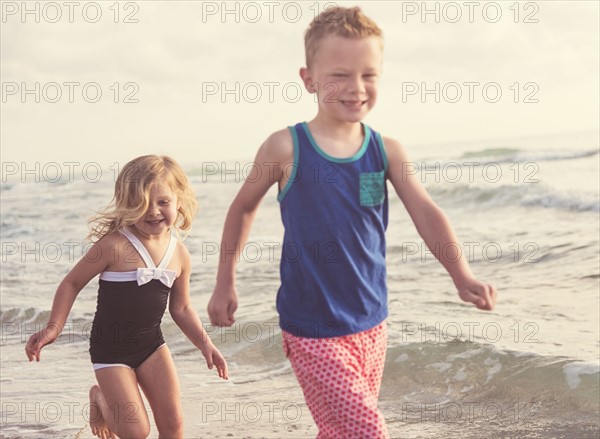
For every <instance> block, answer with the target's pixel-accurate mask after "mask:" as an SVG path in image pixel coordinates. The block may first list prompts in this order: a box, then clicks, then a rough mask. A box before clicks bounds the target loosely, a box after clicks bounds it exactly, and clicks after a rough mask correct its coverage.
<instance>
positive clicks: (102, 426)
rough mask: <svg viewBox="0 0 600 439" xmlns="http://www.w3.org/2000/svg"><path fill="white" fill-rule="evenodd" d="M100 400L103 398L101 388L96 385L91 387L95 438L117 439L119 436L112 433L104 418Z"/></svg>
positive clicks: (91, 410)
mask: <svg viewBox="0 0 600 439" xmlns="http://www.w3.org/2000/svg"><path fill="white" fill-rule="evenodd" d="M100 398H102V393H101V392H100V387H98V385H96V384H94V385H93V386H92V387H90V427H91V428H92V433H93V434H94V436H98V437H99V438H101V439H116V438H117V436H115V434H114V433H113V432H112V431H110V428H108V424H107V423H106V421H105V420H104V417H103V416H102V411H101V410H100V402H99V399H100Z"/></svg>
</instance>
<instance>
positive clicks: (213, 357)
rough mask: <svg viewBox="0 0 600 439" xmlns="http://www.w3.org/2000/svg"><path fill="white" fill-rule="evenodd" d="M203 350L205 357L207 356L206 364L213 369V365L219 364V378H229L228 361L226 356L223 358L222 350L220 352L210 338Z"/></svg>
mask: <svg viewBox="0 0 600 439" xmlns="http://www.w3.org/2000/svg"><path fill="white" fill-rule="evenodd" d="M201 352H202V355H204V358H206V366H207V367H208V368H209V369H212V368H213V365H214V366H217V372H218V373H219V378H223V379H224V380H227V379H229V374H228V372H227V362H226V361H225V358H223V355H221V352H219V350H218V349H217V348H216V347H215V345H213V344H212V342H211V341H210V340H209V341H208V343H207V344H206V345H204V348H203V349H201Z"/></svg>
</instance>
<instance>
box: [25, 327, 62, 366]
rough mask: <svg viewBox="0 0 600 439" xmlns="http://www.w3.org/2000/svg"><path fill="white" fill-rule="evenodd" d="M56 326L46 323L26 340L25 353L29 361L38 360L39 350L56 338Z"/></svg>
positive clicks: (57, 332)
mask: <svg viewBox="0 0 600 439" xmlns="http://www.w3.org/2000/svg"><path fill="white" fill-rule="evenodd" d="M58 334H59V331H58V328H57V327H56V325H48V326H46V327H45V328H44V329H41V330H39V331H38V332H36V333H35V334H33V335H32V336H31V337H29V340H28V341H27V344H26V345H25V354H26V355H27V358H28V359H29V361H33V360H34V359H35V361H40V352H41V350H42V348H43V347H44V346H46V345H48V344H50V343H54V341H55V340H56V339H57V338H58Z"/></svg>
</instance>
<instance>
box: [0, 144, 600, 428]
mask: <svg viewBox="0 0 600 439" xmlns="http://www.w3.org/2000/svg"><path fill="white" fill-rule="evenodd" d="M409 153H410V155H411V157H412V160H413V161H412V162H411V163H409V164H407V166H408V167H407V171H408V172H413V173H415V175H416V176H417V177H418V178H420V179H421V181H422V182H423V184H424V185H425V187H426V188H427V189H428V191H429V193H430V194H431V195H432V197H433V198H434V199H435V201H436V202H437V203H438V204H439V205H440V206H441V207H442V208H443V209H444V211H445V212H446V214H447V215H448V217H449V219H450V221H451V223H452V224H453V226H454V229H455V231H456V233H457V235H458V239H459V242H460V243H461V245H462V247H463V251H464V252H465V255H466V256H467V257H468V258H469V261H470V263H471V267H472V270H473V272H474V273H475V274H476V275H477V277H479V278H481V279H484V280H487V281H489V282H491V283H493V284H494V285H495V286H496V288H497V289H498V292H499V301H498V304H497V307H496V309H495V310H494V311H493V312H483V311H479V310H477V309H475V308H473V307H472V306H470V305H467V304H464V303H462V302H461V301H460V299H458V296H457V294H456V292H455V290H454V287H453V284H452V282H451V280H450V278H449V277H448V275H447V274H446V273H445V271H444V270H443V268H442V267H441V265H440V264H439V263H437V262H436V261H435V260H434V259H433V256H432V255H431V253H429V251H427V250H426V249H425V247H424V245H423V244H422V241H421V239H420V238H419V236H418V234H417V233H416V231H415V228H414V226H413V224H412V222H411V221H410V218H409V216H408V214H407V213H406V212H405V210H404V209H403V206H402V203H401V202H400V201H399V200H398V199H397V197H395V196H394V195H393V188H391V187H390V188H389V190H390V225H389V228H388V232H387V239H388V249H387V252H388V253H387V263H388V286H389V309H390V316H389V319H388V328H389V334H390V335H389V346H388V352H387V360H386V368H385V374H384V380H383V386H382V391H381V397H380V407H381V410H382V412H383V414H384V416H385V417H386V419H387V421H388V426H389V429H390V433H391V434H392V436H393V437H402V438H405V437H406V438H409V437H410V438H437V437H439V438H459V437H460V438H498V437H532V438H533V437H535V438H545V437H548V438H550V437H552V438H554V437H564V438H597V437H599V434H600V426H599V424H598V423H599V407H600V401H599V398H600V396H599V395H600V385H599V383H600V327H599V321H600V316H599V309H600V255H599V249H600V236H599V233H600V232H599V231H600V217H599V212H600V201H599V193H598V190H599V189H598V188H599V175H600V170H599V142H598V133H581V134H576V135H575V134H571V135H564V136H546V137H538V138H528V139H499V140H495V141H481V142H472V143H468V144H460V145H458V144H452V145H451V144H447V145H417V146H414V147H412V146H411V147H409ZM178 159H179V160H180V161H181V162H182V164H184V167H186V169H187V170H188V172H189V175H190V178H191V180H192V183H193V185H194V188H195V190H196V193H197V196H198V199H199V201H200V205H201V211H200V213H199V215H198V217H197V219H196V221H195V223H194V229H193V231H192V233H191V234H190V235H189V236H188V237H187V239H186V241H185V242H186V245H187V246H188V248H189V250H190V253H191V255H192V263H193V275H192V279H191V293H192V302H193V305H194V306H195V308H196V309H197V310H198V312H199V314H200V316H201V318H202V319H203V321H204V322H207V316H206V305H207V303H208V299H209V297H210V294H211V292H212V288H213V287H214V279H215V275H216V266H217V258H218V254H217V252H218V247H219V241H220V236H221V231H222V225H223V221H224V218H225V215H226V212H227V208H228V206H229V204H230V203H231V201H232V200H233V197H234V196H235V194H236V192H237V190H238V189H239V187H240V184H241V183H242V181H243V178H244V173H245V172H247V170H248V169H249V168H248V167H247V164H248V163H249V162H250V160H246V161H243V160H242V161H239V162H237V163H235V162H228V163H218V162H217V163H213V162H211V163H193V162H190V163H186V162H185V160H183V159H182V158H178ZM32 167H33V165H30V166H29V168H28V169H31V168H32ZM217 168H220V169H217ZM42 169H43V166H42V167H41V168H40V172H39V174H40V175H38V176H37V177H39V178H38V180H39V181H35V177H36V176H35V175H33V174H27V175H19V174H18V173H17V174H16V175H11V176H7V175H3V177H2V186H1V191H2V192H1V194H2V230H1V240H2V269H1V278H0V281H1V283H0V288H1V303H0V324H1V330H2V333H1V340H0V349H1V360H0V386H1V405H2V407H1V410H0V416H1V427H2V428H1V431H0V437H2V438H17V437H26V438H44V437H80V438H82V437H89V435H90V432H89V429H88V428H87V427H86V425H87V414H88V411H89V406H88V405H87V391H88V389H89V386H90V385H92V384H93V383H94V376H93V372H92V369H91V365H90V363H89V356H88V353H87V349H88V339H89V331H90V329H91V322H92V319H93V314H94V310H95V301H96V289H97V281H96V280H93V281H92V282H90V284H89V285H88V286H87V287H85V288H84V289H83V290H82V292H81V293H80V295H79V297H78V299H77V301H76V303H75V306H74V308H73V310H72V313H71V315H70V318H69V323H68V325H67V327H66V329H65V331H64V333H63V335H62V337H61V338H60V340H59V341H58V342H57V343H56V344H55V345H52V346H49V347H46V348H45V349H44V350H43V351H42V361H41V362H40V363H39V364H30V363H28V362H27V360H26V357H25V354H24V347H25V342H26V340H27V338H28V336H29V335H30V334H31V333H33V332H35V331H36V330H37V329H40V327H41V325H43V324H44V323H45V322H46V320H47V318H48V316H49V310H50V307H51V303H52V297H53V294H54V291H55V289H56V286H57V285H58V283H59V282H60V280H61V278H62V277H63V276H64V275H65V274H66V273H67V272H68V270H69V269H70V268H71V267H72V266H73V264H74V262H75V261H76V260H78V259H79V258H80V257H81V256H82V254H83V252H84V251H85V245H86V241H85V239H84V238H85V235H86V233H87V228H86V219H87V218H88V217H89V216H90V215H91V214H92V213H93V210H94V209H99V208H101V207H102V206H104V205H105V204H106V203H107V202H108V201H109V200H110V198H111V196H112V190H113V184H114V178H113V170H111V169H106V168H105V169H104V172H103V174H102V178H99V179H97V181H95V180H96V177H95V176H94V178H91V177H90V176H89V175H88V176H86V177H85V178H83V177H82V176H81V175H79V174H75V178H74V179H72V180H73V181H70V180H71V179H70V178H69V176H68V173H66V172H63V175H62V176H61V178H55V176H56V174H51V173H50V171H51V169H50V168H47V169H46V171H47V172H46V174H43V173H42ZM236 169H238V170H239V175H238V174H236V173H235V172H234V171H235V170H236ZM282 237H283V228H282V226H281V224H280V219H279V210H278V203H277V201H276V189H273V190H272V191H271V192H269V194H268V195H267V196H266V198H265V200H264V201H263V203H262V205H261V208H260V210H259V213H258V215H257V218H256V221H255V224H254V226H253V229H252V232H251V235H250V239H249V243H248V245H247V246H246V247H245V249H244V251H243V253H242V257H241V260H240V263H239V266H238V284H237V288H238V292H239V294H240V308H239V310H238V312H237V323H236V324H235V325H234V327H232V328H227V329H220V328H213V327H210V326H208V325H207V326H206V327H207V330H208V332H209V334H210V335H211V337H212V339H213V341H214V342H215V344H217V346H219V347H220V349H221V350H222V352H223V353H224V354H225V356H226V357H227V359H228V361H229V364H230V369H231V370H230V375H231V379H230V381H229V382H227V383H225V382H221V381H219V379H218V378H217V377H216V375H215V374H214V373H213V371H208V370H206V367H205V364H204V361H203V359H202V357H201V355H200V353H199V352H198V351H197V350H196V349H195V348H193V346H192V345H191V343H190V342H189V341H188V340H187V339H186V338H185V337H184V336H183V335H182V333H181V332H180V331H179V330H178V328H177V327H176V325H175V324H174V323H173V321H172V320H171V318H170V316H169V315H168V314H166V315H165V318H164V319H163V332H164V333H165V338H166V339H167V343H168V344H169V346H170V349H171V351H172V353H173V355H174V358H175V362H176V365H177V368H178V373H179V376H180V380H181V382H182V393H183V395H182V399H183V404H184V410H185V420H186V437H190V438H196V437H236V438H237V437H240V438H260V437H273V438H275V437H290V438H296V437H298V438H307V437H314V436H315V435H316V428H315V426H314V425H313V423H312V420H311V418H310V414H309V413H308V410H307V408H306V406H305V405H304V403H303V398H302V393H301V390H300V388H299V386H298V385H297V384H296V382H295V379H294V376H293V373H292V371H291V369H290V367H289V364H288V362H287V360H286V358H285V356H284V354H283V352H282V349H281V337H280V332H279V329H278V326H277V313H276V310H275V295H276V292H277V288H278V285H279V280H278V276H279V270H278V262H279V258H280V251H281V242H282ZM152 435H153V436H152V437H156V430H155V429H153V431H152Z"/></svg>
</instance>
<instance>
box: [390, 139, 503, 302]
mask: <svg viewBox="0 0 600 439" xmlns="http://www.w3.org/2000/svg"><path fill="white" fill-rule="evenodd" d="M384 143H385V149H386V152H387V156H388V161H389V168H388V177H389V179H390V181H391V182H392V185H393V186H394V189H395V190H396V193H397V194H398V196H399V197H400V199H401V200H402V202H403V203H404V206H405V207H406V210H407V211H408V213H409V215H410V217H411V219H412V220H413V222H414V224H415V226H416V228H417V231H418V232H419V235H421V237H422V238H423V240H424V241H425V244H427V247H428V248H429V250H431V252H432V253H433V254H434V255H435V257H436V258H437V259H438V261H440V263H441V264H442V265H443V266H444V268H445V269H446V271H448V274H450V276H451V277H452V280H453V281H454V285H456V288H457V290H458V294H459V296H460V298H461V299H462V300H464V301H465V302H471V303H473V304H474V305H476V306H477V307H478V308H480V309H484V310H491V309H493V308H494V305H495V304H496V290H495V288H494V287H493V286H492V285H489V284H487V283H484V282H480V281H479V280H477V279H475V277H474V276H473V274H472V273H471V269H470V268H469V264H468V262H467V260H466V259H465V257H464V256H463V255H464V252H463V251H462V250H461V248H460V246H459V244H458V240H457V238H456V235H455V233H454V231H453V230H452V226H451V225H450V222H449V221H448V218H447V217H446V215H445V214H444V212H443V211H442V210H441V209H440V208H439V207H438V206H437V204H435V202H434V201H433V200H432V199H431V197H430V196H429V194H428V193H427V191H426V190H425V188H424V187H423V185H422V184H421V182H420V181H419V179H418V178H417V177H416V176H415V175H414V174H413V173H411V172H408V165H409V164H410V162H409V161H408V156H407V154H406V151H405V150H404V148H403V147H402V145H400V143H398V142H397V141H395V140H394V139H390V138H385V139H384Z"/></svg>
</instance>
